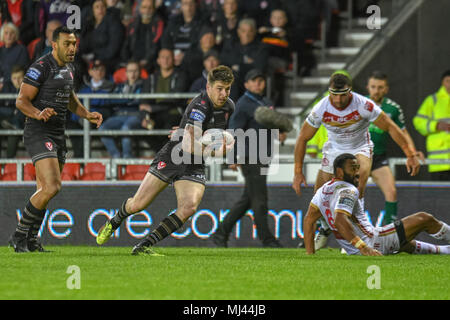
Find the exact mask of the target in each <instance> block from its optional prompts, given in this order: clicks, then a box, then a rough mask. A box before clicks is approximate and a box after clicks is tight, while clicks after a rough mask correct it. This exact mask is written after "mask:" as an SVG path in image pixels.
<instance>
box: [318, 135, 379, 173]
mask: <svg viewBox="0 0 450 320" xmlns="http://www.w3.org/2000/svg"><path fill="white" fill-rule="evenodd" d="M343 153H351V154H353V155H355V156H356V155H357V154H361V155H363V156H365V157H367V158H369V159H372V154H373V144H365V145H363V146H361V147H359V148H356V149H352V150H343V149H336V148H333V146H332V145H331V143H329V142H326V143H325V144H324V145H323V148H322V154H323V157H322V163H321V166H320V170H322V171H323V172H326V173H329V174H333V173H334V168H333V162H334V160H335V159H336V158H337V157H338V156H339V155H341V154H343Z"/></svg>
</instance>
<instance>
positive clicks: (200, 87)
mask: <svg viewBox="0 0 450 320" xmlns="http://www.w3.org/2000/svg"><path fill="white" fill-rule="evenodd" d="M219 65H220V58H219V53H218V52H217V51H216V50H210V51H208V52H207V53H206V54H205V55H204V56H203V68H204V69H203V72H202V75H201V76H200V77H199V78H197V79H196V80H195V81H194V82H193V83H192V85H191V87H190V88H189V92H198V93H200V92H201V91H205V90H206V82H207V81H208V73H209V71H211V70H212V69H214V68H216V67H218V66H219ZM230 98H231V100H233V101H237V99H238V98H239V92H238V87H237V86H236V85H235V84H232V85H231V92H230Z"/></svg>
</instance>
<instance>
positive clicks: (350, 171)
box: [304, 153, 450, 256]
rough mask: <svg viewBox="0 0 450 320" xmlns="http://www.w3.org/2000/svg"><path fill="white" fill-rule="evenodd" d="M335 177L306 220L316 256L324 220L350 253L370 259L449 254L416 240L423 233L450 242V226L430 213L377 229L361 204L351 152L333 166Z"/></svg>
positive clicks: (447, 250) (309, 250)
mask: <svg viewBox="0 0 450 320" xmlns="http://www.w3.org/2000/svg"><path fill="white" fill-rule="evenodd" d="M333 167H334V175H335V178H334V179H333V180H331V181H330V182H328V183H326V184H324V185H323V186H322V187H321V188H319V189H318V190H317V192H316V194H315V195H314V197H313V199H312V200H311V203H310V206H309V209H308V212H307V214H306V216H305V221H304V234H305V247H306V252H307V253H308V254H313V253H315V249H314V230H315V223H316V221H317V220H318V219H319V218H320V217H324V219H325V221H326V222H327V224H328V226H329V227H330V228H331V230H332V231H333V233H334V234H335V236H336V240H337V241H338V243H339V245H340V246H341V247H342V248H344V249H345V251H346V252H347V254H362V255H368V256H375V255H386V254H393V253H397V252H400V251H404V252H408V253H418V254H426V253H436V254H450V246H438V245H433V244H429V243H425V242H421V241H418V240H414V238H415V237H416V236H417V235H418V234H419V233H420V232H422V231H425V232H427V233H428V234H429V235H430V236H432V237H433V238H435V239H438V240H444V241H447V242H448V243H450V227H449V226H448V225H447V224H446V223H444V222H442V221H438V220H437V219H436V218H434V217H433V216H432V215H431V214H428V213H425V212H418V213H415V214H412V215H410V216H408V217H405V218H403V219H401V220H397V221H395V222H394V223H391V224H388V225H386V226H383V227H374V226H373V225H372V223H371V222H370V221H369V220H368V217H367V216H366V214H365V213H364V210H363V208H361V206H360V203H359V201H358V197H359V192H358V183H359V164H358V160H357V159H356V157H355V156H354V155H352V154H349V153H344V154H341V155H339V156H338V157H337V158H336V160H335V161H334V163H333Z"/></svg>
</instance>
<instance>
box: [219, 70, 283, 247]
mask: <svg viewBox="0 0 450 320" xmlns="http://www.w3.org/2000/svg"><path fill="white" fill-rule="evenodd" d="M265 87H266V78H265V75H264V73H263V72H261V71H260V70H258V69H252V70H250V71H249V72H248V73H247V74H246V76H245V88H246V91H245V93H244V95H243V96H242V97H241V98H240V99H239V100H238V101H237V102H236V108H235V111H234V113H233V115H232V116H231V117H230V123H229V126H228V127H229V128H230V129H242V130H244V131H245V132H247V131H248V130H253V131H255V130H256V137H257V141H249V139H246V141H245V148H240V147H239V145H238V144H236V149H235V150H236V156H237V158H238V159H239V161H238V162H235V163H234V164H232V165H230V166H229V167H230V169H232V170H235V171H237V170H238V168H240V169H241V172H242V174H243V176H244V179H245V189H244V192H243V194H242V196H241V198H240V199H239V200H238V201H237V202H236V203H235V204H234V205H233V206H232V207H231V209H230V212H229V213H228V214H227V215H226V216H225V219H224V220H223V221H222V222H221V223H220V224H219V226H218V228H217V231H216V233H215V234H214V235H213V236H212V240H213V242H214V243H215V244H216V246H219V247H227V246H228V244H227V242H228V237H229V235H230V233H231V230H232V229H233V227H234V225H235V224H236V222H237V221H238V220H239V219H241V218H242V217H243V216H244V215H245V213H246V212H247V210H249V209H251V210H253V219H254V223H255V225H256V229H257V233H258V238H259V239H260V241H261V242H262V245H263V247H269V248H270V247H272V248H278V247H281V244H280V243H279V242H278V241H277V240H276V239H275V237H274V235H273V234H272V232H271V231H270V230H269V226H268V219H267V216H268V192H267V172H268V168H269V163H267V159H263V158H261V157H260V156H261V155H263V156H267V157H268V159H270V158H271V157H272V156H273V154H272V149H273V148H272V145H273V143H274V141H273V139H272V134H271V132H268V133H267V135H266V137H267V138H265V139H267V144H266V143H263V142H262V141H261V140H260V139H262V135H261V130H262V129H266V128H264V127H263V126H262V125H261V124H259V123H258V122H257V121H256V120H255V111H256V109H257V108H258V107H260V106H266V107H270V106H273V104H272V101H270V100H269V99H267V98H266V97H264V92H265ZM248 136H249V137H250V136H252V135H251V134H250V135H248ZM260 136H261V137H260ZM279 139H280V141H284V140H285V139H286V135H285V134H280V135H279ZM238 141H239V140H238ZM250 145H252V146H254V147H255V148H256V149H254V148H253V147H250ZM263 147H265V148H266V150H262V149H261V148H263ZM243 151H245V152H244V153H242V152H243ZM250 152H251V153H250ZM269 161H270V160H269Z"/></svg>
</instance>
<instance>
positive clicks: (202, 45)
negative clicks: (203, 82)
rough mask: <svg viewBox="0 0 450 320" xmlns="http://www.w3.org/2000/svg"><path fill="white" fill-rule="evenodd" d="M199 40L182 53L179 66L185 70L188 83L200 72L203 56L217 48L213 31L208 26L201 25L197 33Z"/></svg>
mask: <svg viewBox="0 0 450 320" xmlns="http://www.w3.org/2000/svg"><path fill="white" fill-rule="evenodd" d="M199 38H200V42H199V44H198V45H197V46H195V47H192V48H190V49H189V50H187V51H186V54H185V55H184V58H183V62H182V64H181V66H180V68H181V69H182V70H184V71H185V72H186V75H187V76H188V80H189V82H190V83H192V82H193V81H195V79H197V78H198V77H200V76H201V74H202V69H203V56H204V55H205V54H206V53H207V52H208V51H210V50H213V49H217V47H216V38H215V36H214V31H213V29H212V28H210V27H208V26H203V28H202V29H201V31H200V34H199Z"/></svg>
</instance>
